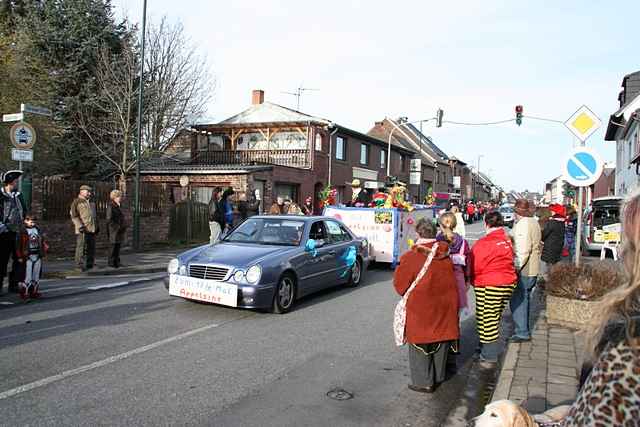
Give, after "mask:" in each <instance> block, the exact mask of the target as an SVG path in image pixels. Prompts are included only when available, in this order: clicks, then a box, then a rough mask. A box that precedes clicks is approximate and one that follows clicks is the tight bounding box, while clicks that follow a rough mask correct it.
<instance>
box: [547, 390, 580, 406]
mask: <svg viewBox="0 0 640 427" xmlns="http://www.w3.org/2000/svg"><path fill="white" fill-rule="evenodd" d="M574 400H575V394H574V395H573V396H571V397H569V396H565V395H558V394H551V393H548V394H547V404H548V405H549V407H550V408H551V407H553V406H558V405H571V404H572V403H573V401H574Z"/></svg>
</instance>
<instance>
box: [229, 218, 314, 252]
mask: <svg viewBox="0 0 640 427" xmlns="http://www.w3.org/2000/svg"><path fill="white" fill-rule="evenodd" d="M303 232H304V221H295V220H290V219H278V218H249V219H248V220H246V221H245V222H243V223H242V224H240V225H239V226H238V227H237V228H236V229H234V230H233V231H232V232H231V233H230V234H229V235H228V236H227V237H225V238H224V239H223V241H225V242H235V243H255V244H259V245H278V246H298V245H299V244H300V240H301V239H302V233H303Z"/></svg>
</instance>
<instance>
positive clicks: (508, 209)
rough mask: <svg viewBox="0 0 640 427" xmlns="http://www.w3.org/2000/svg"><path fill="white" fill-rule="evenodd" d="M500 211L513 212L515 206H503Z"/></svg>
mask: <svg viewBox="0 0 640 427" xmlns="http://www.w3.org/2000/svg"><path fill="white" fill-rule="evenodd" d="M500 213H503V214H504V213H513V208H510V207H509V206H503V207H501V208H500Z"/></svg>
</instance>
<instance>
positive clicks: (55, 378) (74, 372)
mask: <svg viewBox="0 0 640 427" xmlns="http://www.w3.org/2000/svg"><path fill="white" fill-rule="evenodd" d="M246 317H249V316H243V317H240V318H237V319H231V320H229V321H227V322H222V323H213V324H211V325H207V326H203V327H201V328H196V329H192V330H190V331H187V332H183V333H182V334H179V335H175V336H173V337H170V338H165V339H163V340H160V341H156V342H154V343H151V344H148V345H145V346H142V347H138V348H136V349H133V350H130V351H127V352H124V353H120V354H116V355H115V356H111V357H107V358H106V359H102V360H99V361H97V362H93V363H91V364H89V365H84V366H80V367H79V368H75V369H70V370H68V371H64V372H61V373H59V374H56V375H52V376H50V377H47V378H43V379H41V380H38V381H34V382H32V383H28V384H24V385H21V386H19V387H16V388H12V389H11V390H7V391H4V392H2V393H0V400H3V399H8V398H9V397H13V396H16V395H18V394H21V393H25V392H27V391H31V390H34V389H36V388H40V387H44V386H46V385H49V384H51V383H55V382H58V381H62V380H64V379H65V378H69V377H73V376H76V375H79V374H82V373H84V372H87V371H91V370H93V369H97V368H101V367H103V366H107V365H110V364H112V363H115V362H118V361H120V360H124V359H127V358H129V357H131V356H135V355H137V354H140V353H144V352H147V351H149V350H153V349H155V348H158V347H161V346H163V345H165V344H170V343H172V342H175V341H180V340H182V339H185V338H187V337H190V336H192V335H195V334H199V333H200V332H204V331H208V330H209V329H214V328H217V327H219V326H222V325H225V324H227V323H229V322H233V321H234V320H240V319H244V318H246Z"/></svg>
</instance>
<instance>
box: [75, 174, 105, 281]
mask: <svg viewBox="0 0 640 427" xmlns="http://www.w3.org/2000/svg"><path fill="white" fill-rule="evenodd" d="M92 191H93V189H92V188H91V187H90V186H88V185H82V186H81V187H80V193H79V194H78V197H76V198H75V199H74V200H73V202H72V203H71V208H70V209H69V215H70V216H71V221H72V222H73V225H74V228H75V232H76V256H75V261H76V265H77V266H78V268H79V269H80V270H81V271H86V270H90V269H92V268H93V264H94V262H95V254H96V232H97V230H98V221H97V217H96V210H95V205H92V204H91V203H90V202H89V199H90V198H91V192H92Z"/></svg>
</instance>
